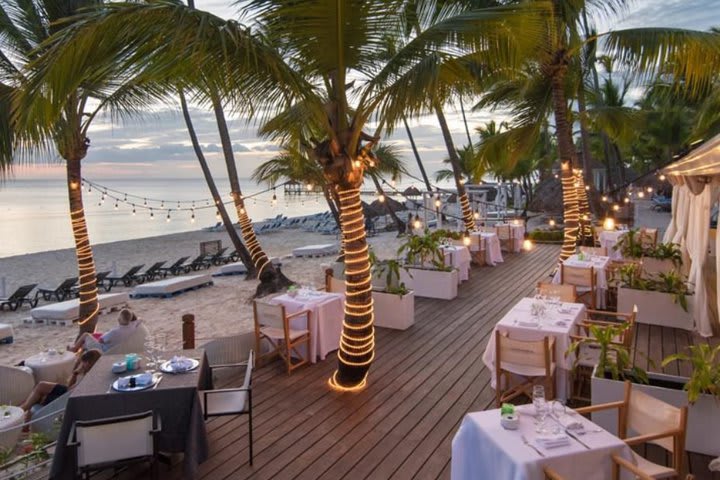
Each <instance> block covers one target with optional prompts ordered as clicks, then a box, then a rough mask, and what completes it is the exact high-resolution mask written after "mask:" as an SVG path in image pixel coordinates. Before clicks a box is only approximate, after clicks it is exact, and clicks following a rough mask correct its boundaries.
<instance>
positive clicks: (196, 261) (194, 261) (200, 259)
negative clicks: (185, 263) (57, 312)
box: [190, 255, 206, 264]
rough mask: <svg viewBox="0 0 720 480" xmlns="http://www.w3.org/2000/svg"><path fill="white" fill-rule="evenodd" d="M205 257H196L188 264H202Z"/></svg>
mask: <svg viewBox="0 0 720 480" xmlns="http://www.w3.org/2000/svg"><path fill="white" fill-rule="evenodd" d="M205 256H206V255H198V256H197V257H195V260H193V261H192V262H190V263H193V264H194V263H202V262H203V261H204V260H205Z"/></svg>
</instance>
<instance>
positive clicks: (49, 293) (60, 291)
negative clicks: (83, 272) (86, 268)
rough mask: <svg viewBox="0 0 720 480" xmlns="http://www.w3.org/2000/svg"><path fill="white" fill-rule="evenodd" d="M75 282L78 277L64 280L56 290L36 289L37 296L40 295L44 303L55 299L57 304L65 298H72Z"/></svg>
mask: <svg viewBox="0 0 720 480" xmlns="http://www.w3.org/2000/svg"><path fill="white" fill-rule="evenodd" d="M77 282H78V277H71V278H66V279H65V280H63V281H62V282H61V283H60V285H58V286H57V287H56V288H38V295H42V297H43V299H44V300H46V301H50V300H52V299H53V297H55V299H56V300H57V301H58V302H62V301H63V300H65V299H66V298H69V297H72V288H73V287H74V286H75V285H76V284H77Z"/></svg>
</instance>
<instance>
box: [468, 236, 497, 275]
mask: <svg viewBox="0 0 720 480" xmlns="http://www.w3.org/2000/svg"><path fill="white" fill-rule="evenodd" d="M470 251H471V252H479V251H484V252H485V263H486V264H487V265H490V266H491V267H494V266H495V265H497V264H498V263H502V262H503V256H502V251H501V250H500V239H499V238H498V236H497V233H492V232H470Z"/></svg>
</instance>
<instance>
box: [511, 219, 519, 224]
mask: <svg viewBox="0 0 720 480" xmlns="http://www.w3.org/2000/svg"><path fill="white" fill-rule="evenodd" d="M512 224H513V225H515V226H518V225H520V220H518V219H517V218H513V221H512Z"/></svg>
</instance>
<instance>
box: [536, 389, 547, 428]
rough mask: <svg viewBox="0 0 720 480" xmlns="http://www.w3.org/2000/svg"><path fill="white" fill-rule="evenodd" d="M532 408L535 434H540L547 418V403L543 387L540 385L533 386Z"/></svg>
mask: <svg viewBox="0 0 720 480" xmlns="http://www.w3.org/2000/svg"><path fill="white" fill-rule="evenodd" d="M532 401H533V406H534V407H535V419H536V422H537V427H536V430H537V432H542V431H543V429H544V425H545V417H546V416H547V413H548V412H547V402H546V400H545V387H544V386H542V385H535V386H533V393H532Z"/></svg>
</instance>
